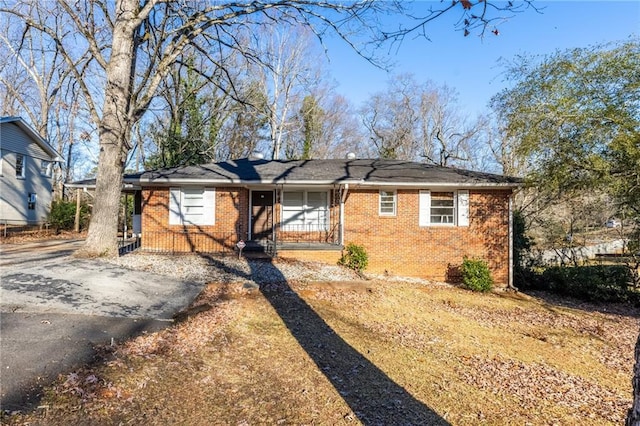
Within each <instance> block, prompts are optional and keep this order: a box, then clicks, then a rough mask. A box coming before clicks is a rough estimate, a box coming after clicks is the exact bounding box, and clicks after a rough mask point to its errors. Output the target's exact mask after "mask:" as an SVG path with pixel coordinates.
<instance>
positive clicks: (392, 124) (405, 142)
mask: <svg viewBox="0 0 640 426" xmlns="http://www.w3.org/2000/svg"><path fill="white" fill-rule="evenodd" d="M420 92H421V88H420V87H419V85H418V84H417V83H416V81H415V79H414V77H413V76H412V75H410V74H404V75H400V76H396V77H393V78H392V79H391V80H390V82H389V87H388V88H387V89H386V90H384V91H382V92H378V93H375V94H374V95H373V96H371V97H370V98H369V99H368V100H367V101H366V102H365V104H364V106H363V107H362V109H361V114H362V123H363V124H364V127H365V128H366V130H367V131H368V132H369V140H370V141H371V143H372V145H373V146H374V149H375V151H376V154H377V156H378V157H380V158H389V159H402V160H413V159H415V158H416V155H417V152H418V149H419V146H418V143H419V141H418V134H417V132H418V128H419V125H420V115H419V114H420V111H419V105H418V103H417V100H420V99H421V98H422V97H421V96H420V95H419V93H420Z"/></svg>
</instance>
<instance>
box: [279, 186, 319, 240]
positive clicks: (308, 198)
mask: <svg viewBox="0 0 640 426" xmlns="http://www.w3.org/2000/svg"><path fill="white" fill-rule="evenodd" d="M328 228H329V196H328V193H327V191H284V192H283V193H282V229H283V230H285V231H326V230H328Z"/></svg>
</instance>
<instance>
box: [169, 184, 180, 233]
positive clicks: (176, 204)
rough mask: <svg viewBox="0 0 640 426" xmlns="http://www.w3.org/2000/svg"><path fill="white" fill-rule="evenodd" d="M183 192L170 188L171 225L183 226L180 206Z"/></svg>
mask: <svg viewBox="0 0 640 426" xmlns="http://www.w3.org/2000/svg"><path fill="white" fill-rule="evenodd" d="M181 196H182V191H181V190H180V188H169V225H182V215H181V214H180V205H181V204H182V200H181Z"/></svg>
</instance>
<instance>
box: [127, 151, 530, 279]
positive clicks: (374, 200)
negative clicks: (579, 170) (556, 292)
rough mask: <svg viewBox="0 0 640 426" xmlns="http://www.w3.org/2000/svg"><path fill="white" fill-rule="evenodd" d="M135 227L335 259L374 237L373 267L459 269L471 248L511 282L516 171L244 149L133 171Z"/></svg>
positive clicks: (148, 233)
mask: <svg viewBox="0 0 640 426" xmlns="http://www.w3.org/2000/svg"><path fill="white" fill-rule="evenodd" d="M124 185H125V187H127V188H129V190H130V189H131V188H135V189H136V195H135V213H134V232H136V233H140V234H141V248H142V249H143V250H149V251H159V252H172V253H179V252H205V253H216V252H230V251H233V250H235V249H236V246H237V243H238V242H239V241H241V240H242V241H243V242H245V244H246V248H245V250H250V249H255V248H260V249H264V250H265V251H266V252H268V253H270V254H272V255H275V256H279V257H290V258H297V259H306V260H319V261H326V262H331V263H334V262H337V261H338V259H339V258H340V257H341V255H342V250H343V248H344V247H345V246H346V245H347V244H348V243H355V244H359V245H362V246H364V247H365V249H366V251H367V253H368V255H369V266H368V268H367V271H369V272H373V273H388V274H392V275H409V276H419V277H424V278H428V279H433V280H440V281H443V280H448V281H452V280H453V281H455V279H456V270H457V267H458V266H459V265H460V264H461V263H462V260H463V258H464V256H469V257H476V258H482V259H485V260H487V261H488V262H489V266H490V269H491V271H492V274H493V277H494V280H495V281H496V284H497V285H498V286H507V285H509V284H510V277H511V244H512V242H511V241H512V237H511V207H510V206H511V197H512V194H513V191H514V190H515V189H516V188H517V187H518V186H519V185H520V180H519V179H517V178H512V177H506V176H501V175H495V174H488V173H481V172H474V171H469V170H460V169H453V168H446V167H439V166H434V165H428V164H423V163H418V162H410V161H400V160H371V159H351V158H349V159H332V160H296V161H269V160H264V159H253V158H247V159H239V160H230V161H224V162H219V163H213V164H204V165H199V166H184V167H177V168H171V169H162V170H154V171H146V172H142V173H138V174H132V175H126V176H125V179H124Z"/></svg>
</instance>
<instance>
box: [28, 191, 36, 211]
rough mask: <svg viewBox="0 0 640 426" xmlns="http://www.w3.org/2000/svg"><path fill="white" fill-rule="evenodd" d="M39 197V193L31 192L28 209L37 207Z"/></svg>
mask: <svg viewBox="0 0 640 426" xmlns="http://www.w3.org/2000/svg"><path fill="white" fill-rule="evenodd" d="M37 199H38V195H37V194H36V193H35V192H30V193H29V195H28V196H27V209H28V210H35V209H36V200H37Z"/></svg>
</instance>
